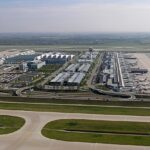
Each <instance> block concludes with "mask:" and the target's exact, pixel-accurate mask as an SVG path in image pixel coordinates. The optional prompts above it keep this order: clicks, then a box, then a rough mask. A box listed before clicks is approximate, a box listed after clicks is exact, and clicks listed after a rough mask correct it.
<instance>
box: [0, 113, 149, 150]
mask: <svg viewBox="0 0 150 150" xmlns="http://www.w3.org/2000/svg"><path fill="white" fill-rule="evenodd" d="M0 114H1V115H13V116H20V117H23V118H25V120H26V123H25V125H24V126H23V127H22V128H21V129H20V130H18V131H17V132H15V133H11V134H8V135H0V150H149V149H150V147H145V146H129V145H115V144H114V145H112V144H97V143H80V142H64V141H57V140H52V139H48V138H45V137H43V136H42V135H41V129H42V128H43V127H44V125H45V124H46V123H48V122H49V121H53V120H58V119H90V120H112V121H137V122H150V117H143V116H142V117H141V116H119V115H117V116H115V115H95V114H92V115H90V114H71V113H53V112H30V111H28V112H26V111H13V110H0Z"/></svg>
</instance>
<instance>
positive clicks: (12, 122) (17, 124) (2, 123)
mask: <svg viewBox="0 0 150 150" xmlns="http://www.w3.org/2000/svg"><path fill="white" fill-rule="evenodd" d="M24 123H25V120H24V119H23V118H20V117H14V116H5V115H0V135H1V134H9V133H12V132H15V131H17V130H19V129H20V128H21V127H22V126H23V125H24Z"/></svg>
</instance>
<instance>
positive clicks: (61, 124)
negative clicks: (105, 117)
mask: <svg viewBox="0 0 150 150" xmlns="http://www.w3.org/2000/svg"><path fill="white" fill-rule="evenodd" d="M149 133H150V123H143V122H141V123H139V122H121V121H95V120H92V121H91V120H56V121H53V122H50V123H48V124H47V125H45V127H44V128H43V129H42V134H43V135H44V136H46V137H48V138H51V139H56V140H63V141H71V142H91V143H109V144H124V145H144V146H150V142H149V141H150V135H149Z"/></svg>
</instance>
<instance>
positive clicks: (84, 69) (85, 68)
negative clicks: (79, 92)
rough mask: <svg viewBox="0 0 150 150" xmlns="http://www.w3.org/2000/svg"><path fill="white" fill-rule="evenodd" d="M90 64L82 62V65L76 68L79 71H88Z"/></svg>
mask: <svg viewBox="0 0 150 150" xmlns="http://www.w3.org/2000/svg"><path fill="white" fill-rule="evenodd" d="M90 66H91V64H83V65H82V66H80V68H79V69H78V71H79V72H85V73H86V72H88V71H89V69H90Z"/></svg>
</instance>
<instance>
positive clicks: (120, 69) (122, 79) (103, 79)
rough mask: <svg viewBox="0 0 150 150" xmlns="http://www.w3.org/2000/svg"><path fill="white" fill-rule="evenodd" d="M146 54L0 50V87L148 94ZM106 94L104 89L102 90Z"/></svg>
mask: <svg viewBox="0 0 150 150" xmlns="http://www.w3.org/2000/svg"><path fill="white" fill-rule="evenodd" d="M149 59H150V55H149V54H147V55H146V54H144V53H127V52H109V51H104V52H100V51H98V50H93V49H92V48H89V50H87V51H82V52H79V51H78V52H76V53H72V52H71V51H67V52H65V51H61V52H59V51H58V52H56V51H55V52H53V51H49V52H48V51H46V52H44V51H43V52H36V51H34V50H22V51H19V50H16V49H13V50H8V51H6V53H5V54H4V52H3V51H2V52H0V62H1V65H0V83H1V84H0V88H1V89H4V90H13V91H17V90H18V89H19V90H20V88H23V89H24V88H25V89H26V87H28V86H29V87H32V88H35V89H39V90H44V91H51V92H55V91H81V90H86V91H89V90H90V89H91V88H92V89H97V90H101V91H100V93H102V92H103V91H104V92H105V91H107V92H108V91H109V93H110V92H113V93H114V92H115V93H118V94H120V93H129V94H132V95H135V94H150V76H149V74H150V73H149V72H150V67H149V66H150V65H149ZM105 94H106V93H105Z"/></svg>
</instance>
